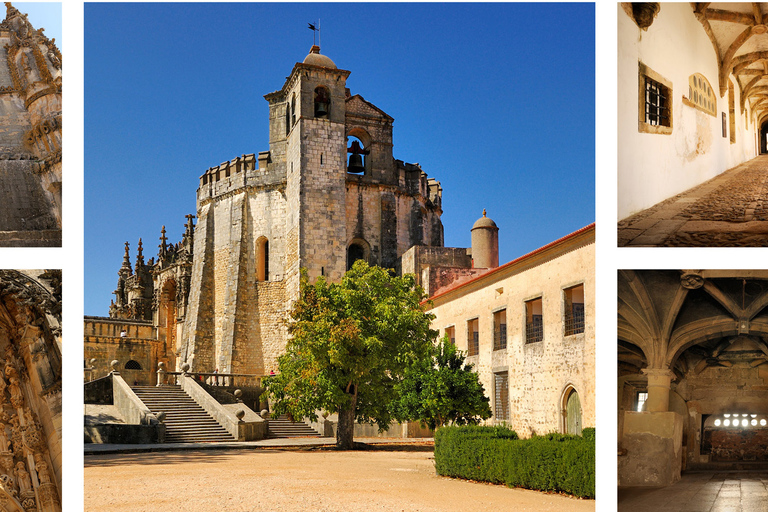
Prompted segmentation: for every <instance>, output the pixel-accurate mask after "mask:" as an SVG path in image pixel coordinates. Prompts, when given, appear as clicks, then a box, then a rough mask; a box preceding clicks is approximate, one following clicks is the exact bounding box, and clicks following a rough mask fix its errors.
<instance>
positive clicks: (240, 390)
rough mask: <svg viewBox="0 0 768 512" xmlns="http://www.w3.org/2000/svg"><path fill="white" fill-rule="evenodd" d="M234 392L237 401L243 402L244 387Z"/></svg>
mask: <svg viewBox="0 0 768 512" xmlns="http://www.w3.org/2000/svg"><path fill="white" fill-rule="evenodd" d="M232 394H233V395H235V400H237V403H240V404H241V403H243V401H242V400H241V398H242V396H243V390H242V389H236V390H235V392H234V393H232Z"/></svg>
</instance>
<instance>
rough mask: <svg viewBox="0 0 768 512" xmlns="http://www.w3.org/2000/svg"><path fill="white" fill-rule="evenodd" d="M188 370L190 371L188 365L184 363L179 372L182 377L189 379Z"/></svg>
mask: <svg viewBox="0 0 768 512" xmlns="http://www.w3.org/2000/svg"><path fill="white" fill-rule="evenodd" d="M189 369H190V366H189V363H184V364H183V365H181V372H182V375H183V376H184V377H189Z"/></svg>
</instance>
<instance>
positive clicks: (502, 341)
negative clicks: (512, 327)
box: [493, 324, 507, 350]
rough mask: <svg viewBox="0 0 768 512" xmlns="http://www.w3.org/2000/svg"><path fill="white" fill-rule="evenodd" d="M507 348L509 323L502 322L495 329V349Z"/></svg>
mask: <svg viewBox="0 0 768 512" xmlns="http://www.w3.org/2000/svg"><path fill="white" fill-rule="evenodd" d="M505 348H507V324H500V325H499V326H498V327H496V329H494V331H493V350H503V349H505Z"/></svg>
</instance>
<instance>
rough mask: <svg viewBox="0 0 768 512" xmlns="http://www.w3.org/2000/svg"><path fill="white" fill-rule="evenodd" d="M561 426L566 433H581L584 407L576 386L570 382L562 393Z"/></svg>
mask: <svg viewBox="0 0 768 512" xmlns="http://www.w3.org/2000/svg"><path fill="white" fill-rule="evenodd" d="M560 417H561V418H562V420H561V423H560V428H561V430H562V432H563V433H564V434H574V435H581V421H582V407H581V398H580V397H579V393H578V392H577V391H576V386H574V385H573V384H572V383H570V382H569V383H568V384H566V385H565V387H564V388H563V392H562V393H561V394H560Z"/></svg>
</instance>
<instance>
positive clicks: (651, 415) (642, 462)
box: [619, 411, 683, 487]
mask: <svg viewBox="0 0 768 512" xmlns="http://www.w3.org/2000/svg"><path fill="white" fill-rule="evenodd" d="M682 444H683V417H682V416H681V415H680V414H678V413H676V412H634V411H625V412H624V432H623V433H622V436H621V448H622V449H623V450H622V451H623V452H624V451H625V452H626V454H625V455H621V456H619V486H620V487H635V486H643V487H659V486H665V485H671V484H673V483H675V482H677V481H678V480H680V469H681V465H682Z"/></svg>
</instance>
